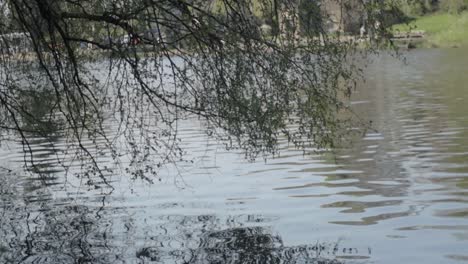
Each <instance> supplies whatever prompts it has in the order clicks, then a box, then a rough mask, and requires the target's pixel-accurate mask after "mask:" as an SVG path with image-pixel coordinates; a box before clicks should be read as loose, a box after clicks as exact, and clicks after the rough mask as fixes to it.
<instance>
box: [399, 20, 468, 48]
mask: <svg viewBox="0 0 468 264" xmlns="http://www.w3.org/2000/svg"><path fill="white" fill-rule="evenodd" d="M410 30H424V31H425V32H426V41H425V46H436V47H454V46H456V47H461V46H464V47H468V12H464V13H461V14H459V15H454V14H447V13H441V14H434V15H429V16H423V17H418V18H416V19H415V20H413V21H411V22H410V23H408V24H399V25H394V26H393V27H392V31H393V32H408V31H410Z"/></svg>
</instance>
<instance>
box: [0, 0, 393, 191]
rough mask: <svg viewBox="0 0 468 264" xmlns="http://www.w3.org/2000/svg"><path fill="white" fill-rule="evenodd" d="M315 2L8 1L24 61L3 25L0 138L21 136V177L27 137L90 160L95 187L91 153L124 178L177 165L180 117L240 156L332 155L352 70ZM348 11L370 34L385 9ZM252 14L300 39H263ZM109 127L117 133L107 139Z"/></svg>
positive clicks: (368, 6)
mask: <svg viewBox="0 0 468 264" xmlns="http://www.w3.org/2000/svg"><path fill="white" fill-rule="evenodd" d="M330 1H334V0H330ZM349 1H351V0H349ZM322 2H323V1H295V0H257V1H255V6H253V5H252V1H250V0H216V1H206V0H132V1H130V0H99V1H98V0H82V1H77V0H6V2H3V3H6V4H7V6H8V10H9V12H10V14H11V19H12V22H11V23H10V25H14V28H17V29H18V31H21V32H23V33H25V34H26V36H27V39H28V41H29V44H30V46H31V48H32V50H33V52H32V53H31V52H29V53H18V52H12V51H11V50H9V49H8V48H6V44H5V43H7V42H8V39H7V38H9V37H7V34H8V33H10V32H11V28H13V27H10V26H9V25H3V24H2V27H1V28H0V34H1V35H2V36H3V38H4V39H5V41H2V42H0V45H2V46H1V48H0V50H1V51H2V54H1V55H0V65H1V66H0V68H1V70H0V109H1V112H0V127H1V129H2V130H3V131H4V132H5V131H14V132H15V133H17V135H19V136H20V137H21V138H22V143H23V144H24V150H25V152H26V153H29V156H28V157H29V158H28V163H29V164H30V165H32V167H34V164H35V163H34V155H33V154H32V152H31V151H30V149H29V144H28V141H29V137H30V136H31V135H36V136H42V137H48V136H50V135H51V133H60V134H61V135H63V136H65V137H66V138H68V139H67V140H66V142H67V150H66V151H62V152H63V154H67V153H68V155H78V156H79V157H80V159H82V160H88V161H90V162H89V163H87V164H89V165H87V167H86V169H87V170H88V172H89V173H90V174H93V173H94V174H97V175H100V176H101V177H102V178H103V179H104V180H105V177H104V174H105V173H103V169H104V168H101V166H99V165H98V162H97V161H96V160H97V159H99V156H100V155H99V154H97V153H101V152H102V153H107V154H108V155H111V156H112V157H113V159H114V160H116V161H117V160H119V159H123V158H122V157H125V158H128V163H126V164H125V166H124V167H125V168H126V171H127V172H129V173H130V174H132V175H133V176H134V177H137V178H138V177H141V178H144V179H147V180H149V181H151V180H152V179H153V178H152V175H156V174H157V173H158V168H160V167H161V166H163V165H164V164H167V163H170V162H174V161H176V160H180V159H181V158H182V157H183V154H184V150H183V148H182V146H180V144H179V138H178V122H179V120H180V119H183V118H186V117H187V116H190V115H191V116H197V117H199V118H200V119H201V120H203V122H205V123H206V127H207V133H208V134H209V135H212V136H214V137H216V138H218V139H219V140H221V141H222V142H224V143H225V144H226V146H227V147H228V148H239V149H242V150H243V151H244V152H245V154H246V156H247V157H248V158H251V159H254V158H255V157H257V156H258V155H263V154H272V153H273V154H274V153H276V152H277V151H278V148H277V147H278V141H279V140H280V139H281V138H286V139H287V140H288V141H289V142H291V143H292V144H294V145H296V146H297V147H300V148H305V147H308V146H315V147H329V146H333V144H334V143H335V141H334V138H335V137H334V136H335V134H336V133H337V131H339V128H340V127H341V126H343V124H344V123H343V119H346V120H347V119H348V117H347V116H346V115H343V113H342V112H346V111H347V108H346V104H345V103H344V101H343V100H344V98H346V96H349V95H350V93H351V92H352V90H353V88H354V85H355V80H356V77H357V76H358V75H357V74H358V73H359V68H357V67H356V64H354V63H353V61H354V60H353V59H352V56H353V54H355V53H354V51H356V48H357V44H356V43H354V42H345V41H340V39H337V37H336V36H334V35H330V34H328V32H326V30H325V29H324V27H323V26H322V25H321V24H320V23H321V21H322V20H321V17H322V18H326V17H328V14H327V11H326V10H325V9H324V8H323V3H322ZM339 2H340V3H342V4H346V2H347V1H344V0H342V1H339ZM353 2H356V1H353ZM358 2H359V3H361V5H362V6H361V7H360V8H361V9H362V10H364V11H365V12H366V14H362V16H363V17H365V18H366V19H368V20H369V21H371V22H369V24H373V22H372V21H376V20H377V19H378V18H376V15H378V14H379V12H375V10H378V9H380V8H384V6H383V5H384V3H383V2H382V1H378V2H372V3H371V2H370V1H358ZM254 7H255V8H254ZM256 10H257V11H256ZM258 10H263V11H262V13H263V14H264V15H265V17H270V18H269V20H270V21H273V22H275V23H290V25H299V24H300V23H301V24H302V25H304V28H305V29H304V30H303V34H302V36H299V39H298V38H297V37H298V36H297V35H293V34H295V33H292V32H290V31H288V30H289V29H290V28H287V27H281V26H278V27H277V29H276V30H286V31H287V32H278V34H271V35H267V34H263V33H262V31H261V30H260V26H261V25H260V24H261V23H259V20H258ZM284 14H290V15H288V16H285V15H284ZM299 19H300V21H299ZM83 47H92V49H91V50H87V49H83ZM369 47H371V46H369ZM359 49H360V50H361V51H364V50H366V49H367V47H364V45H361V47H360V48H359ZM27 96H32V98H33V99H25V97H27ZM34 98H35V99H34ZM31 100H32V101H31ZM38 100H39V101H38ZM41 101H42V102H43V105H42V108H41V110H40V111H37V109H38V108H37V106H38V104H37V102H41ZM30 102H35V103H33V104H31V103H30ZM33 120H34V121H35V122H36V125H34V124H33V122H32V121H33ZM109 120H114V121H115V123H117V124H118V125H116V126H113V129H112V130H111V131H112V133H109V129H106V128H105V126H107V125H108V124H109V122H110V121H109ZM52 123H55V124H57V125H56V126H53V128H54V129H53V130H52V132H51V125H50V124H52ZM84 141H90V142H93V144H94V147H95V148H97V149H98V150H99V151H98V152H97V153H96V152H91V151H90V150H89V146H88V145H87V144H84ZM90 174H86V175H90ZM91 183H92V182H91Z"/></svg>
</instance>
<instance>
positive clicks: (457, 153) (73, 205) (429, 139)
mask: <svg viewBox="0 0 468 264" xmlns="http://www.w3.org/2000/svg"><path fill="white" fill-rule="evenodd" d="M467 58H468V52H467V51H463V50H417V51H412V52H411V53H409V54H407V61H408V65H406V66H404V65H403V64H402V62H401V61H398V60H396V59H394V58H391V57H388V56H380V57H376V58H374V61H373V62H372V63H371V65H370V67H369V69H368V70H367V72H366V76H367V78H368V80H367V81H366V83H363V84H362V85H361V87H360V88H359V89H358V90H357V93H356V94H355V95H354V97H353V98H352V101H351V105H352V107H353V109H354V110H355V111H356V112H357V113H358V114H359V115H360V116H361V117H362V118H363V119H367V120H372V124H373V127H374V128H375V130H376V131H372V132H369V133H367V134H365V135H364V136H363V137H356V138H355V139H354V140H353V142H352V143H350V144H348V145H343V146H341V147H339V148H337V149H334V150H332V151H323V152H322V153H320V154H319V153H318V152H317V153H314V154H308V155H304V154H303V153H302V152H301V151H296V150H294V149H290V148H289V147H287V146H286V144H285V146H284V147H283V149H282V152H281V155H280V156H279V157H276V158H275V159H271V160H267V161H266V162H264V161H259V162H256V163H250V162H246V161H245V160H244V159H243V156H242V155H239V154H237V153H234V152H226V151H225V150H224V148H223V146H221V145H219V144H217V143H216V142H214V141H213V140H210V139H209V138H207V137H206V135H205V133H204V132H203V128H204V127H203V124H202V123H200V121H199V120H196V119H194V120H193V119H188V120H184V121H183V122H181V123H180V127H179V130H180V131H181V132H180V133H181V137H182V138H183V146H185V149H186V150H187V152H188V155H189V157H188V160H191V159H193V161H194V162H193V163H192V162H185V161H184V162H181V163H179V164H178V166H177V167H176V168H175V167H169V166H168V167H164V168H162V169H161V172H160V173H159V175H158V177H160V181H156V182H155V184H153V185H149V184H147V183H143V182H140V181H132V180H130V179H127V178H126V177H125V176H123V174H122V175H120V174H119V173H114V174H112V175H109V178H108V180H109V182H110V183H112V186H113V189H110V188H109V187H108V186H107V185H106V184H104V183H103V182H101V181H100V179H93V178H92V177H91V179H89V178H86V177H79V176H80V175H74V172H76V171H79V170H78V169H79V167H76V168H75V167H73V166H72V167H71V168H70V169H69V171H68V170H66V168H68V166H62V164H60V163H59V162H58V161H57V154H56V149H61V148H64V146H66V144H65V143H66V142H65V141H64V139H63V138H60V136H58V135H57V136H56V137H53V138H47V139H44V138H41V137H36V138H31V148H32V151H33V153H34V159H35V160H36V163H37V164H38V166H40V169H41V171H42V173H44V175H43V177H38V176H37V175H35V174H33V173H32V172H28V171H25V170H23V169H22V165H23V155H22V152H21V146H20V145H19V144H17V143H15V142H2V146H1V148H0V214H1V216H0V238H1V239H0V263H3V262H6V263H341V262H344V263H395V262H397V263H450V262H453V263H460V262H467V259H468V253H467V251H466V248H468V162H467V161H468V115H467V114H466V113H468V104H467V103H466V100H467V99H468V98H466V96H467V95H466V88H467V85H468V75H463V74H460V72H461V70H462V69H468V59H467ZM35 105H36V104H34V102H33V103H32V104H31V106H32V107H33V106H35ZM37 112H38V114H40V113H41V112H40V111H39V110H38V111H37ZM106 125H108V129H109V131H112V124H106ZM107 160H109V159H107ZM100 161H101V162H105V161H106V159H105V155H104V157H103V158H102V159H101V160H100ZM62 162H69V163H68V164H72V162H71V161H67V160H65V161H63V160H62ZM77 176H78V177H77ZM88 180H93V181H94V182H95V183H98V187H99V188H90V187H89V185H87V184H85V183H86V182H84V181H88ZM100 182H101V183H102V184H101V185H99V183H100Z"/></svg>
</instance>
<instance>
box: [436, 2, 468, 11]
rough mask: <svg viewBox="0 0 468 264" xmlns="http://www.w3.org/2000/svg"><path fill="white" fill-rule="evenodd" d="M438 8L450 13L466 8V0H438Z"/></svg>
mask: <svg viewBox="0 0 468 264" xmlns="http://www.w3.org/2000/svg"><path fill="white" fill-rule="evenodd" d="M440 8H441V9H442V10H444V11H447V12H449V13H452V14H458V13H460V12H462V11H463V10H466V9H468V0H440Z"/></svg>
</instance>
